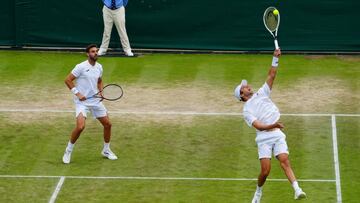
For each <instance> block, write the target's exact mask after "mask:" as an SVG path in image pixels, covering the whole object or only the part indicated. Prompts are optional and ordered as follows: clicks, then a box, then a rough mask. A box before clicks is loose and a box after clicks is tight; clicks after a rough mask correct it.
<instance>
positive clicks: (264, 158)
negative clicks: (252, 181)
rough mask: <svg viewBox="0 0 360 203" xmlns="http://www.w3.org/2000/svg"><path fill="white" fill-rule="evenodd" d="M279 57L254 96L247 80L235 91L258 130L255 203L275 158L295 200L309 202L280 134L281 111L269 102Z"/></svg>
mask: <svg viewBox="0 0 360 203" xmlns="http://www.w3.org/2000/svg"><path fill="white" fill-rule="evenodd" d="M280 55H281V51H280V49H276V50H275V51H274V56H273V61H272V65H271V68H270V70H269V73H268V77H267V80H266V82H265V84H264V85H263V86H262V87H261V88H260V89H259V90H258V91H257V92H255V93H254V92H253V89H252V88H251V86H250V85H249V84H248V83H247V81H246V80H242V81H241V84H239V85H238V86H237V87H236V88H235V97H236V98H237V99H239V100H240V101H243V102H244V103H245V104H244V109H243V115H244V119H245V122H246V123H247V124H248V125H249V126H250V127H252V126H253V127H254V128H255V129H256V139H255V141H256V144H257V146H258V154H259V160H260V165H261V172H260V175H259V177H258V183H257V188H256V191H255V194H254V197H253V200H252V203H260V200H261V196H262V189H263V185H264V183H265V181H266V178H267V176H268V175H269V173H270V168H271V157H272V154H274V157H276V158H277V159H278V160H279V162H280V165H281V168H282V169H283V170H284V172H285V175H286V176H287V178H288V180H289V181H290V183H291V184H292V187H293V188H294V191H295V199H303V198H306V194H305V192H303V191H302V189H301V188H300V187H299V184H298V182H297V181H296V178H295V175H294V172H293V170H292V168H291V166H290V161H289V151H288V146H287V143H286V140H285V139H286V136H285V134H284V133H283V132H282V131H281V129H282V128H284V125H283V124H282V123H280V122H279V119H280V111H279V109H278V108H277V107H276V105H275V104H274V103H273V102H272V101H271V99H270V93H271V89H272V86H273V83H274V80H275V77H276V72H277V68H278V62H279V57H280Z"/></svg>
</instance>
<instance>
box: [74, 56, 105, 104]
mask: <svg viewBox="0 0 360 203" xmlns="http://www.w3.org/2000/svg"><path fill="white" fill-rule="evenodd" d="M102 73H103V68H102V65H101V64H99V63H97V62H96V63H95V65H94V66H92V65H91V64H90V63H89V61H88V60H86V61H84V62H82V63H80V64H77V65H76V66H75V68H74V69H73V70H72V71H71V74H73V75H74V76H75V77H76V85H75V86H76V88H77V89H78V90H79V92H80V93H81V94H82V95H84V96H85V97H91V96H93V95H94V94H96V93H98V92H99V90H98V87H97V83H98V80H99V78H100V77H101V76H102ZM74 102H75V103H79V102H81V101H80V100H79V98H77V97H76V96H75V97H74ZM81 103H82V104H84V105H96V104H98V103H99V99H98V98H90V99H87V100H85V101H83V102H81Z"/></svg>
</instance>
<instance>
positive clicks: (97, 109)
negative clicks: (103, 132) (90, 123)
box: [75, 102, 107, 118]
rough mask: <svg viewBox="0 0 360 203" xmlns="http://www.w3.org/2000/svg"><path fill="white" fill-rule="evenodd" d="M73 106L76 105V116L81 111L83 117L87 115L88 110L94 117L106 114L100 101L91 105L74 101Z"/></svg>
mask: <svg viewBox="0 0 360 203" xmlns="http://www.w3.org/2000/svg"><path fill="white" fill-rule="evenodd" d="M75 106H76V115H75V116H76V117H78V116H79V114H80V113H82V115H83V116H84V117H87V113H89V112H90V111H91V113H92V115H93V116H94V118H101V117H105V116H107V110H106V108H105V106H104V104H103V103H102V102H99V103H97V104H94V105H91V106H89V105H84V104H83V103H82V102H76V103H75Z"/></svg>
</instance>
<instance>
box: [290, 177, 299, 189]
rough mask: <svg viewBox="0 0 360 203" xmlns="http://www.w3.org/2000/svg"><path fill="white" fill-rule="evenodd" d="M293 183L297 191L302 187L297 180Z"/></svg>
mask: <svg viewBox="0 0 360 203" xmlns="http://www.w3.org/2000/svg"><path fill="white" fill-rule="evenodd" d="M291 185H292V186H293V188H294V190H295V191H296V190H298V189H300V187H299V183H298V182H297V181H296V180H295V181H294V182H293V183H292V184H291Z"/></svg>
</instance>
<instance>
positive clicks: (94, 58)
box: [90, 56, 98, 61]
mask: <svg viewBox="0 0 360 203" xmlns="http://www.w3.org/2000/svg"><path fill="white" fill-rule="evenodd" d="M90 59H91V60H93V61H97V59H98V56H90Z"/></svg>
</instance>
